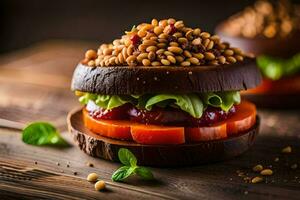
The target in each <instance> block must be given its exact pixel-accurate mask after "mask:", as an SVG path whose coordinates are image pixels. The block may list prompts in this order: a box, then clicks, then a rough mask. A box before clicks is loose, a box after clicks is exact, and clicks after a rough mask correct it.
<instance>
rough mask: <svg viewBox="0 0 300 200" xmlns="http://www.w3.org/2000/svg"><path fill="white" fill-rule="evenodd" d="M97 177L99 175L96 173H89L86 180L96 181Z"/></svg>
mask: <svg viewBox="0 0 300 200" xmlns="http://www.w3.org/2000/svg"><path fill="white" fill-rule="evenodd" d="M98 178H99V175H98V174H97V173H90V174H89V175H88V176H87V177H86V180H87V181H89V182H96V181H97V179H98Z"/></svg>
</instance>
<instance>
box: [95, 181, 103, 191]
mask: <svg viewBox="0 0 300 200" xmlns="http://www.w3.org/2000/svg"><path fill="white" fill-rule="evenodd" d="M104 188H105V182H104V181H102V180H100V181H97V183H95V190H97V191H100V190H103V189H104Z"/></svg>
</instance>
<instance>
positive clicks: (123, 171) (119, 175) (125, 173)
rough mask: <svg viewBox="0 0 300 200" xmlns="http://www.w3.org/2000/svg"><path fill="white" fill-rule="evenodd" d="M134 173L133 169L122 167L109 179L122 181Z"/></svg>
mask: <svg viewBox="0 0 300 200" xmlns="http://www.w3.org/2000/svg"><path fill="white" fill-rule="evenodd" d="M134 171H135V167H130V166H123V167H120V168H119V169H118V170H117V171H115V172H114V173H113V175H112V177H111V179H112V180H113V181H123V180H124V179H126V178H127V177H129V176H130V175H131V174H133V173H134Z"/></svg>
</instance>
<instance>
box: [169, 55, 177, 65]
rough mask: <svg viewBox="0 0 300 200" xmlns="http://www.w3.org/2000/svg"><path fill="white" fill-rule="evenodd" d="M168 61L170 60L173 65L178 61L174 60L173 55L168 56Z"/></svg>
mask: <svg viewBox="0 0 300 200" xmlns="http://www.w3.org/2000/svg"><path fill="white" fill-rule="evenodd" d="M167 59H168V60H169V61H170V62H171V63H173V64H175V63H176V59H175V58H174V56H173V55H168V56H167Z"/></svg>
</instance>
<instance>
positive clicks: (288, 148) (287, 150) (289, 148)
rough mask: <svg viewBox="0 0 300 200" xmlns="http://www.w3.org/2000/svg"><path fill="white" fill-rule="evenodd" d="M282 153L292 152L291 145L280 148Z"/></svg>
mask: <svg viewBox="0 0 300 200" xmlns="http://www.w3.org/2000/svg"><path fill="white" fill-rule="evenodd" d="M281 152H282V153H292V147H291V146H287V147H285V148H283V149H282V150H281Z"/></svg>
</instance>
